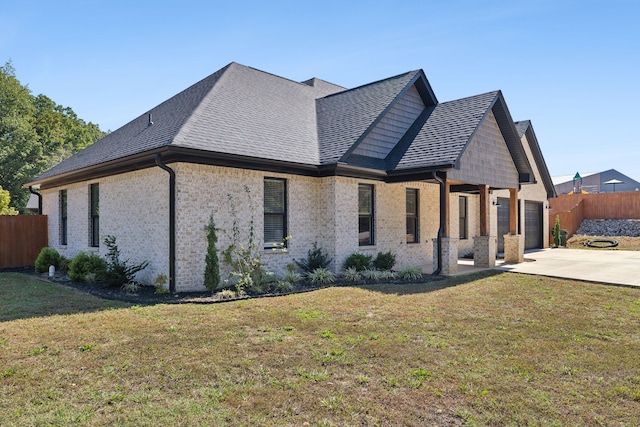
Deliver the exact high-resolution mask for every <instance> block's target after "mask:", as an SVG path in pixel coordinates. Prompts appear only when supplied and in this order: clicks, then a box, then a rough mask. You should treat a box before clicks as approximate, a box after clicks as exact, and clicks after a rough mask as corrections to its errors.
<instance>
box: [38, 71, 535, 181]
mask: <svg viewBox="0 0 640 427" xmlns="http://www.w3.org/2000/svg"><path fill="white" fill-rule="evenodd" d="M413 84H416V87H417V88H418V91H419V93H420V94H421V96H422V98H423V100H424V101H425V105H426V106H427V108H426V110H425V111H424V112H423V113H422V114H421V115H420V117H419V118H418V119H417V120H416V122H415V123H414V125H413V126H412V127H411V128H410V129H409V131H408V132H407V133H406V134H405V136H404V137H403V138H402V139H401V140H400V142H399V143H398V144H397V146H396V148H394V149H393V150H392V151H391V153H390V154H389V155H388V156H387V158H386V159H369V158H366V157H364V156H355V155H352V154H351V150H352V149H353V147H355V146H357V144H358V143H359V142H360V141H361V140H362V139H363V138H364V137H365V136H366V135H367V133H368V132H369V131H370V130H371V129H373V127H374V126H375V125H376V124H377V123H378V121H379V120H380V119H381V118H382V117H383V115H384V114H385V112H386V111H388V110H389V109H390V108H391V107H392V105H393V104H394V103H395V102H396V101H397V100H398V99H400V97H401V95H402V94H403V93H404V91H406V90H408V89H409V88H410V87H411V86H412V85H413ZM496 102H498V103H499V104H500V105H501V106H502V109H501V110H500V112H501V114H502V115H501V116H500V117H502V119H501V120H502V121H503V122H504V121H509V128H508V129H506V128H505V129H506V131H507V133H509V134H510V133H514V134H515V127H514V126H513V122H512V121H511V119H510V116H509V114H508V110H507V109H506V104H504V101H503V99H502V95H501V94H500V92H499V91H496V92H490V93H486V94H482V95H477V96H472V97H468V98H464V99H459V100H455V101H450V102H444V103H440V104H438V103H437V99H436V98H435V95H433V92H432V90H431V87H430V85H429V83H428V81H427V79H426V77H425V76H424V72H423V71H422V70H417V71H410V72H408V73H404V74H400V75H398V76H394V77H390V78H388V79H384V80H380V81H377V82H374V83H370V84H367V85H364V86H360V87H358V88H355V89H351V90H345V89H344V88H342V87H340V86H337V85H334V84H331V83H328V82H325V81H322V80H319V79H315V78H313V79H309V80H307V81H305V82H301V83H300V82H295V81H292V80H288V79H285V78H283V77H279V76H275V75H273V74H269V73H266V72H263V71H260V70H256V69H254V68H250V67H246V66H243V65H240V64H236V63H231V64H229V65H227V66H226V67H224V68H222V69H220V70H219V71H217V72H215V73H214V74H212V75H210V76H208V77H206V78H205V79H203V80H201V81H200V82H198V83H196V84H194V85H193V86H191V87H189V88H187V89H186V90H184V91H182V92H180V93H179V94H177V95H175V96H174V97H172V98H170V99H168V100H167V101H165V102H163V103H162V104H160V105H158V106H156V107H154V108H152V109H151V110H149V111H148V112H145V113H144V114H142V115H141V116H139V117H138V118H136V119H134V120H133V121H131V122H129V123H127V124H126V125H124V126H123V127H121V128H119V129H117V130H116V131H114V132H112V133H110V134H109V135H107V136H106V137H104V138H103V139H101V140H100V141H97V142H96V143H95V144H93V145H91V146H89V147H87V148H86V149H84V150H83V151H81V152H79V153H77V154H75V155H74V156H72V157H70V158H69V159H67V160H65V161H63V162H61V163H60V164H58V165H56V166H55V167H53V168H52V169H50V170H48V171H46V172H45V173H44V174H42V175H41V176H39V177H38V178H36V179H35V180H34V182H35V183H40V182H43V181H48V180H49V179H56V178H55V177H57V176H60V175H64V174H68V173H70V174H71V175H73V174H74V173H76V172H78V171H83V170H87V171H92V170H93V168H94V167H98V165H103V164H105V163H109V162H115V163H118V162H119V163H118V164H122V162H124V161H125V159H127V158H136V157H135V156H138V155H148V154H149V153H154V152H156V151H157V150H159V149H163V148H165V149H166V148H172V147H174V148H176V149H182V150H194V151H193V152H195V153H203V152H205V153H206V152H209V153H212V154H224V155H228V156H231V157H229V158H232V159H236V157H233V156H239V157H238V158H243V159H253V160H252V161H254V162H255V163H256V164H262V163H261V162H263V161H273V162H276V163H277V162H282V163H283V164H288V165H293V164H297V165H304V167H307V166H311V167H319V166H323V165H332V164H337V163H345V164H347V165H353V166H360V167H365V168H369V169H377V170H380V171H394V170H395V171H403V170H412V169H431V170H433V169H435V168H438V167H443V166H447V167H451V165H455V164H456V162H457V161H458V160H459V158H460V156H461V155H462V152H463V151H464V148H465V146H466V144H467V143H468V142H469V141H470V139H471V137H472V136H473V134H474V132H475V130H476V129H477V128H478V126H479V124H480V122H481V121H482V119H483V118H484V117H485V116H486V114H487V113H488V111H489V109H491V108H493V107H492V106H493V105H494V104H496ZM149 114H152V119H153V124H152V125H149V123H148V122H149ZM505 129H503V132H505ZM525 130H526V129H525ZM518 131H519V129H518ZM507 139H508V138H507ZM512 139H513V138H512ZM518 142H519V141H518ZM507 143H508V144H509V143H510V142H509V140H508V141H507ZM154 150H155V151H154ZM510 150H511V147H510ZM198 155H200V154H198ZM512 155H514V161H516V163H517V162H518V161H519V160H518V156H520V155H521V153H519V152H518V151H516V152H512ZM234 161H235V160H234ZM519 169H522V168H519ZM525 169H526V167H525ZM74 176H75V175H74Z"/></svg>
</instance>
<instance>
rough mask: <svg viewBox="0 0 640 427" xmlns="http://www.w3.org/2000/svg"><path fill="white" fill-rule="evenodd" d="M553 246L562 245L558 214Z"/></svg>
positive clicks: (554, 227)
mask: <svg viewBox="0 0 640 427" xmlns="http://www.w3.org/2000/svg"><path fill="white" fill-rule="evenodd" d="M553 246H554V247H556V248H559V247H560V215H556V223H555V225H554V226H553Z"/></svg>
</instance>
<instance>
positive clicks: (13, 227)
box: [0, 215, 48, 269]
mask: <svg viewBox="0 0 640 427" xmlns="http://www.w3.org/2000/svg"><path fill="white" fill-rule="evenodd" d="M47 236H48V230H47V216H46V215H0V269H3V268H17V267H30V266H33V265H35V260H36V258H37V257H38V254H39V253H40V250H41V249H42V248H44V247H45V246H47V245H48V238H47Z"/></svg>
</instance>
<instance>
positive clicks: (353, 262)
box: [344, 252, 373, 271]
mask: <svg viewBox="0 0 640 427" xmlns="http://www.w3.org/2000/svg"><path fill="white" fill-rule="evenodd" d="M372 258H373V255H367V254H363V253H361V252H354V253H352V254H351V255H349V256H348V257H347V259H346V260H345V262H344V269H345V270H346V269H348V268H351V267H353V268H355V269H356V270H357V271H364V270H366V269H367V268H369V266H370V265H371V259H372Z"/></svg>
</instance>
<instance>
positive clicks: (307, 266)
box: [294, 242, 332, 274]
mask: <svg viewBox="0 0 640 427" xmlns="http://www.w3.org/2000/svg"><path fill="white" fill-rule="evenodd" d="M331 261H332V259H331V258H329V255H328V254H326V253H324V252H322V248H319V247H318V242H313V249H309V250H308V251H307V257H306V258H303V259H301V260H296V259H294V262H295V263H296V264H298V266H299V267H300V268H301V269H302V270H303V271H304V272H305V273H306V274H308V273H310V272H312V271H313V270H316V269H318V268H327V267H328V266H329V264H331Z"/></svg>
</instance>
